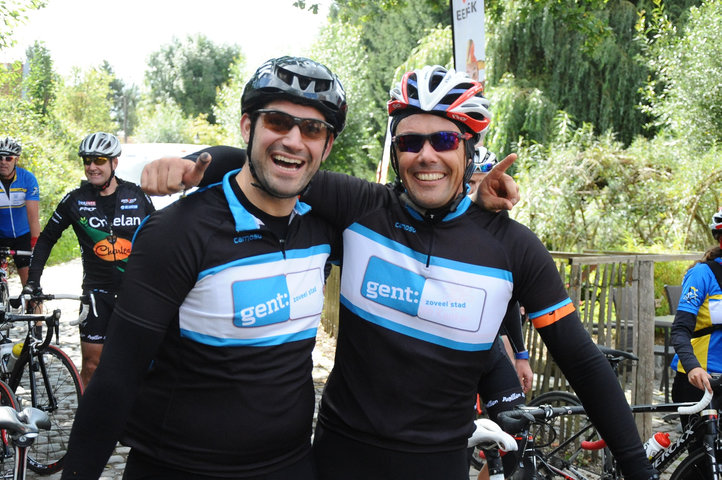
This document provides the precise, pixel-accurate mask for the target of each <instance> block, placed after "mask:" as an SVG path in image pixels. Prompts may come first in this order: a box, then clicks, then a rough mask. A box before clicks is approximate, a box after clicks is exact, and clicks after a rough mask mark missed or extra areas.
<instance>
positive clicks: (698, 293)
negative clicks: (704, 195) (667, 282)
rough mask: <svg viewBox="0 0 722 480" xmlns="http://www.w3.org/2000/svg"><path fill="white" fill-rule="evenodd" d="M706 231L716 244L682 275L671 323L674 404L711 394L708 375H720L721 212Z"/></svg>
mask: <svg viewBox="0 0 722 480" xmlns="http://www.w3.org/2000/svg"><path fill="white" fill-rule="evenodd" d="M709 228H710V230H711V232H712V236H713V237H714V239H715V241H716V242H718V243H717V245H715V246H714V247H712V248H710V249H709V250H707V252H705V254H704V256H703V257H702V259H701V260H699V261H698V262H696V263H695V264H694V265H692V266H691V267H690V268H689V270H687V273H686V274H685V275H684V280H683V281H682V295H681V297H680V299H679V305H678V306H677V313H676V314H675V316H674V323H673V324H672V330H671V343H672V346H673V347H674V350H675V352H676V353H675V355H674V358H673V359H672V363H671V367H672V369H674V370H676V372H677V373H676V375H675V377H674V382H673V383H672V400H673V401H675V402H690V401H697V400H699V399H700V398H702V395H703V394H704V391H705V390H708V391H710V392H711V391H712V389H711V387H710V383H709V379H710V375H709V374H710V373H722V287H721V286H720V285H722V210H720V211H719V212H717V213H715V214H714V215H712V223H710V225H709ZM686 422H687V417H685V418H683V419H682V423H683V424H684V425H686Z"/></svg>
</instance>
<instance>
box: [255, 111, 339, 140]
mask: <svg viewBox="0 0 722 480" xmlns="http://www.w3.org/2000/svg"><path fill="white" fill-rule="evenodd" d="M256 113H258V114H260V115H261V120H263V126H264V127H265V128H267V129H269V130H271V131H273V132H276V133H280V134H281V135H285V134H286V133H288V132H290V131H291V129H292V128H293V127H294V126H296V125H298V128H299V130H301V135H303V136H304V137H306V138H307V139H308V140H320V139H322V138H326V137H327V136H328V134H329V133H332V132H333V131H334V128H333V125H331V124H330V123H328V122H324V121H323V120H318V119H316V118H298V117H294V116H293V115H289V114H288V113H286V112H281V111H279V110H267V109H261V110H256Z"/></svg>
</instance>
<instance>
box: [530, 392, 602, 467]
mask: <svg viewBox="0 0 722 480" xmlns="http://www.w3.org/2000/svg"><path fill="white" fill-rule="evenodd" d="M540 405H551V406H553V407H562V406H581V405H582V402H581V400H579V397H577V396H576V395H574V394H573V393H570V392H565V391H551V392H546V393H543V394H541V395H539V396H537V397H534V399H533V400H531V401H530V402H529V406H532V407H538V406H540ZM582 429H586V431H585V433H584V434H582V435H581V436H579V437H577V438H575V439H574V440H569V439H570V438H572V436H574V435H575V434H577V433H579V432H580V431H581V430H582ZM530 433H531V434H532V435H534V441H535V442H536V445H537V447H538V448H539V449H540V450H541V451H542V452H544V453H545V454H546V455H547V457H546V458H547V461H549V462H550V463H551V464H552V465H554V466H555V467H557V468H566V467H572V468H576V469H580V470H583V471H586V472H589V473H592V474H594V475H599V474H601V473H602V472H603V470H604V463H605V462H606V461H607V459H608V460H609V461H611V459H612V453H611V451H610V450H609V448H607V447H604V448H603V449H602V450H599V451H593V450H584V449H583V448H582V447H581V443H582V441H585V440H586V441H596V440H599V439H600V437H599V434H598V433H597V430H596V428H594V426H592V425H591V421H590V420H589V418H587V417H586V416H585V415H568V416H567V415H562V416H559V417H556V418H554V419H553V420H552V421H550V422H548V423H542V424H537V425H534V426H533V427H532V429H531V432H530ZM568 440H569V441H568ZM567 441H568V443H565V442H567Z"/></svg>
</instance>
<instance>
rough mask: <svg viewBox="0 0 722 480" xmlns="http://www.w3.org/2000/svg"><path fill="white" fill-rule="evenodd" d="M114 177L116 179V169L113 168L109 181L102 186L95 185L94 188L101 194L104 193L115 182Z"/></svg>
mask: <svg viewBox="0 0 722 480" xmlns="http://www.w3.org/2000/svg"><path fill="white" fill-rule="evenodd" d="M113 177H115V169H114V168H112V167H111V169H110V176H109V177H108V181H106V182H105V183H104V184H102V185H93V188H94V189H96V190H97V191H99V192H102V191H103V190H107V188H108V187H109V186H110V182H111V181H112V180H113Z"/></svg>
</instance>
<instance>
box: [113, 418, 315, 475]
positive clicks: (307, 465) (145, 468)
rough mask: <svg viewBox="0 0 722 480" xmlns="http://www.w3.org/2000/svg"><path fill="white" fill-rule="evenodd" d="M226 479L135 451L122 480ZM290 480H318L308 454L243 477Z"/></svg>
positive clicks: (126, 465) (311, 458)
mask: <svg viewBox="0 0 722 480" xmlns="http://www.w3.org/2000/svg"><path fill="white" fill-rule="evenodd" d="M209 428H212V426H209ZM228 478H229V477H214V476H212V475H199V474H197V473H188V472H184V471H182V470H178V469H176V468H174V467H173V466H169V465H160V464H158V463H156V462H155V461H154V459H153V458H150V457H148V456H146V455H143V454H142V453H139V452H138V451H137V450H135V449H131V450H130V454H128V461H127V463H126V464H125V472H124V473H123V480H228ZM290 478H292V479H293V480H318V476H317V475H316V467H315V465H314V463H313V456H312V455H311V453H310V452H309V453H308V455H306V456H304V457H303V458H301V459H300V460H299V461H298V462H296V463H294V464H293V465H289V466H287V467H283V468H281V469H280V470H277V471H275V472H271V473H266V474H263V475H255V476H250V477H245V476H244V477H243V479H244V480H288V479H290Z"/></svg>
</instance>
